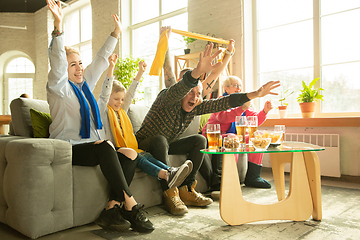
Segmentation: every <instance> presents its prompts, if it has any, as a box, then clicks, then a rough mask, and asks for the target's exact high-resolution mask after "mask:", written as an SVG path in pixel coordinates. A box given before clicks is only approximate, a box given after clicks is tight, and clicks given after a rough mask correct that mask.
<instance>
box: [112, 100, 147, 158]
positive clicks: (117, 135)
mask: <svg viewBox="0 0 360 240" xmlns="http://www.w3.org/2000/svg"><path fill="white" fill-rule="evenodd" d="M107 107H108V116H109V124H110V128H111V133H112V135H113V137H114V140H115V145H116V147H128V148H132V149H134V150H135V151H136V152H138V153H140V152H143V150H141V149H139V148H138V143H137V140H136V138H135V135H134V130H133V127H132V125H131V121H130V119H129V117H128V115H127V114H126V112H125V110H124V109H122V108H120V110H119V111H118V112H117V113H118V114H119V117H120V124H119V121H118V119H117V117H116V113H115V111H114V109H112V108H111V107H110V106H109V105H108V106H107ZM120 125H121V127H122V131H121V128H120Z"/></svg>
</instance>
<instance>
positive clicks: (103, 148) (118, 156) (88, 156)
mask: <svg viewBox="0 0 360 240" xmlns="http://www.w3.org/2000/svg"><path fill="white" fill-rule="evenodd" d="M136 161H137V159H135V160H131V159H130V158H128V157H126V156H125V155H124V154H122V153H119V152H116V151H115V150H114V149H113V148H112V146H110V145H109V144H108V143H107V142H106V141H103V142H102V143H100V144H95V143H94V142H90V143H83V144H76V145H73V147H72V164H73V165H77V166H97V165H100V169H101V171H102V173H103V175H104V176H105V178H106V180H107V181H108V183H109V185H110V188H111V192H110V198H109V200H115V201H118V202H123V201H125V197H124V192H123V191H125V192H126V194H127V195H128V196H129V197H131V196H132V194H131V192H130V190H129V185H130V183H131V181H132V179H133V177H134V173H135V167H136Z"/></svg>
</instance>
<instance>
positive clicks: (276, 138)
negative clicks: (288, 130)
mask: <svg viewBox="0 0 360 240" xmlns="http://www.w3.org/2000/svg"><path fill="white" fill-rule="evenodd" d="M282 135H283V132H282V131H268V130H265V131H256V132H255V133H254V136H255V137H262V138H271V143H270V145H272V146H279V145H280V144H281V142H282Z"/></svg>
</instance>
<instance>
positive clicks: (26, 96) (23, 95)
mask: <svg viewBox="0 0 360 240" xmlns="http://www.w3.org/2000/svg"><path fill="white" fill-rule="evenodd" d="M20 97H22V98H30V96H29V95H28V94H27V93H23V94H21V95H20Z"/></svg>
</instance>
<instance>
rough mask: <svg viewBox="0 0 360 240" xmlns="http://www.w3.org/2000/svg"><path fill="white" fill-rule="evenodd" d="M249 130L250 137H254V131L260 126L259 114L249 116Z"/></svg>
mask: <svg viewBox="0 0 360 240" xmlns="http://www.w3.org/2000/svg"><path fill="white" fill-rule="evenodd" d="M247 121H248V130H249V139H252V138H254V132H256V131H257V128H258V117H257V116H248V117H247Z"/></svg>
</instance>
